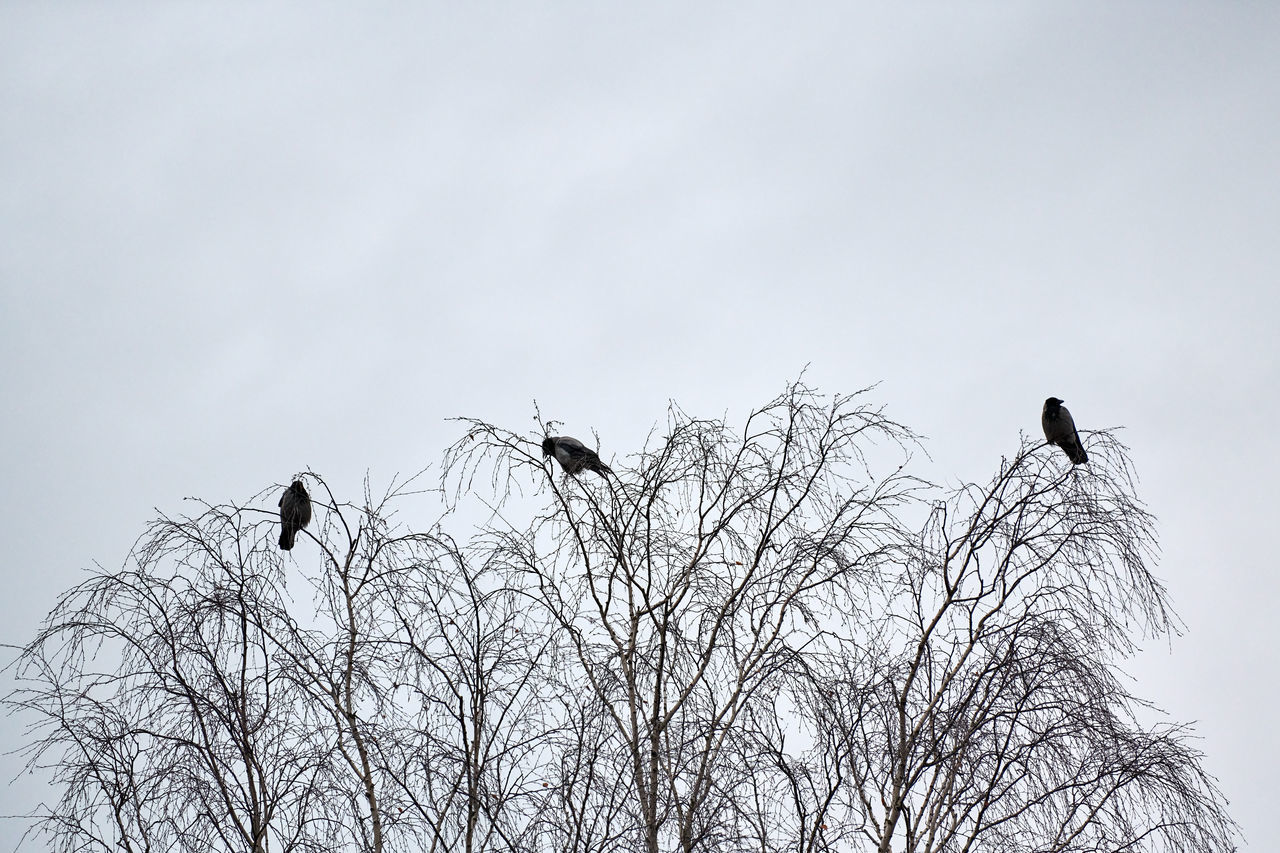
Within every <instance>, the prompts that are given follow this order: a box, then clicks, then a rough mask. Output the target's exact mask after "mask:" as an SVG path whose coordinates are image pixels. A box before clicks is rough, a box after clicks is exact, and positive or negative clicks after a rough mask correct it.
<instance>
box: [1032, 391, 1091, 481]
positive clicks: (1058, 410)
mask: <svg viewBox="0 0 1280 853" xmlns="http://www.w3.org/2000/svg"><path fill="white" fill-rule="evenodd" d="M1062 403H1063V401H1062V400H1059V399H1058V398H1057V397H1050V398H1049V399H1047V400H1045V401H1044V411H1043V412H1042V413H1041V414H1040V425H1041V426H1042V427H1044V437H1045V440H1046V441H1048V442H1049V443H1050V444H1056V445H1057V446H1058V447H1061V448H1062V449H1063V451H1064V452H1066V454H1067V458H1068V459H1070V460H1071V464H1072V465H1083V464H1084V463H1086V462H1088V461H1089V455H1088V454H1087V453H1085V452H1084V445H1082V444H1081V443H1080V433H1078V432H1076V422H1075V421H1073V420H1071V413H1070V412H1068V411H1067V407H1066V406H1064V405H1062Z"/></svg>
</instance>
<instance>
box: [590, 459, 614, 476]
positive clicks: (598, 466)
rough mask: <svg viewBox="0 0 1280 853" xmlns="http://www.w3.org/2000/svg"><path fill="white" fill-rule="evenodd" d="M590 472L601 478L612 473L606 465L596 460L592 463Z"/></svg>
mask: <svg viewBox="0 0 1280 853" xmlns="http://www.w3.org/2000/svg"><path fill="white" fill-rule="evenodd" d="M591 470H592V471H595V472H596V473H597V474H599V475H600V476H601V477H607V476H608V475H610V474H612V473H613V469H612V468H610V467H609V466H608V465H606V464H604V463H603V462H601V461H600V460H598V459H597V460H596V461H595V462H593V463H592V465H591Z"/></svg>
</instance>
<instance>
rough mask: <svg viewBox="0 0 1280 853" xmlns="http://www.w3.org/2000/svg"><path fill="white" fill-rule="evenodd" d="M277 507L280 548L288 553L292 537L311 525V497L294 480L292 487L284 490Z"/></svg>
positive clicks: (300, 482) (299, 482)
mask: <svg viewBox="0 0 1280 853" xmlns="http://www.w3.org/2000/svg"><path fill="white" fill-rule="evenodd" d="M279 507H280V547H281V548H283V549H284V550H286V551H288V550H290V549H292V548H293V537H295V536H297V535H298V531H299V530H301V529H302V528H304V527H306V526H307V525H308V524H310V523H311V496H310V495H308V494H307V490H306V489H305V488H304V487H303V485H302V481H301V480H294V481H293V485H291V486H289V488H287V489H285V490H284V494H283V495H281V496H280V503H279Z"/></svg>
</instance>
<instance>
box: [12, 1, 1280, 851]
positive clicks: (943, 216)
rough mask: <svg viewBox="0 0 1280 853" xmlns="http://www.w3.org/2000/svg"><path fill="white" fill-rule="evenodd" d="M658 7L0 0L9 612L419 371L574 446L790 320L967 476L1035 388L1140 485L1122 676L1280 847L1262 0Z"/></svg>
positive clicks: (335, 447)
mask: <svg viewBox="0 0 1280 853" xmlns="http://www.w3.org/2000/svg"><path fill="white" fill-rule="evenodd" d="M407 5H408V4H406V6H407ZM689 5H690V4H665V5H660V4H651V3H645V4H608V5H607V6H604V5H595V6H586V5H581V6H577V5H572V4H569V3H557V4H554V5H550V4H544V5H543V6H542V7H534V6H533V5H532V4H519V5H517V4H506V5H502V6H499V5H497V4H448V5H445V4H414V6H415V10H414V11H409V10H407V9H406V8H395V7H389V6H382V7H380V9H379V10H377V11H366V10H365V6H363V5H360V6H359V7H358V8H359V11H355V9H356V8H357V6H356V4H350V6H349V7H348V8H345V9H344V8H340V7H337V6H328V7H326V6H321V5H318V4H305V5H301V4H300V5H297V6H290V5H283V4H274V5H272V6H270V7H269V8H259V7H257V6H256V5H251V4H243V5H232V4H216V3H208V4H194V3H154V4H136V3H135V4H130V3H123V2H121V3H112V4H90V3H76V2H65V3H57V4H37V3H34V2H18V0H14V2H8V3H4V4H2V5H0V295H2V299H3V302H2V303H0V353H2V354H3V355H2V361H0V392H2V393H3V398H4V400H5V402H6V404H5V406H4V407H3V411H2V413H0V439H2V440H3V446H4V447H5V448H6V452H5V453H4V454H3V457H0V458H3V460H4V463H3V465H4V467H3V470H2V471H0V538H2V539H3V541H4V542H5V543H7V545H8V558H9V559H8V567H7V568H6V569H5V570H4V571H5V578H6V580H7V585H8V590H7V594H6V595H5V596H3V598H0V625H3V628H0V642H9V643H16V642H22V641H24V640H26V639H27V638H28V637H29V636H30V635H31V634H32V632H33V631H34V629H35V627H36V625H37V623H38V620H39V618H40V617H41V615H42V614H44V613H45V612H47V611H48V609H49V608H50V607H51V606H52V605H53V603H54V598H55V596H56V594H57V593H58V592H59V591H61V590H63V589H65V588H67V587H69V586H70V585H71V584H73V583H75V582H77V581H78V580H79V579H80V578H81V577H82V575H81V569H83V568H85V567H87V566H90V565H91V564H92V563H93V561H95V560H96V561H99V562H101V563H103V564H104V565H107V566H117V565H119V564H120V563H121V562H122V561H123V559H124V557H125V555H126V553H127V552H128V549H129V547H130V545H131V544H132V542H133V540H134V538H135V537H136V536H137V535H139V534H140V533H141V532H142V530H143V525H144V524H145V522H146V521H147V520H148V519H149V518H151V517H152V516H153V515H154V514H155V509H154V508H157V507H158V508H160V509H161V510H164V511H166V512H174V513H176V512H181V511H182V510H183V504H182V498H183V497H184V496H189V495H198V496H200V497H203V498H206V499H209V500H213V501H221V500H227V499H236V498H241V497H244V496H247V495H250V494H253V493H255V492H257V491H258V490H259V489H262V488H265V487H266V486H268V485H270V484H271V483H274V482H281V481H287V479H288V478H289V477H290V475H291V474H292V473H293V472H295V471H297V470H299V469H301V468H304V467H306V466H311V467H313V468H315V469H316V470H317V471H319V472H321V473H322V474H324V475H325V476H326V477H328V478H329V479H330V481H331V482H332V483H334V484H335V485H336V486H338V487H339V488H343V489H345V490H347V491H348V492H349V493H351V494H354V493H356V491H357V489H358V486H359V482H360V479H361V477H362V476H363V475H364V472H365V471H366V470H368V471H369V472H370V474H371V476H372V478H373V480H374V482H375V483H385V482H386V481H388V480H389V479H390V478H391V476H392V475H393V474H395V473H396V472H401V473H408V472H411V471H414V470H417V469H418V468H421V467H423V466H424V465H427V464H430V463H434V462H437V461H438V460H439V456H440V452H441V451H442V450H443V448H444V447H445V446H446V445H447V444H448V443H450V442H451V441H452V440H454V439H455V438H457V437H458V430H457V426H456V425H454V424H450V423H448V422H446V421H445V418H448V417H451V416H456V415H475V416H479V417H484V418H486V419H488V420H491V421H495V422H499V423H503V424H505V425H509V426H511V427H513V428H516V429H527V428H530V427H532V421H531V415H532V402H531V401H532V400H533V399H535V398H536V399H537V400H538V402H539V404H540V405H541V407H542V411H543V413H544V414H545V415H547V416H548V417H553V418H556V419H559V420H561V421H563V422H564V424H565V432H566V433H568V434H573V435H578V436H580V437H582V438H584V439H587V438H589V436H590V433H591V430H592V429H595V430H597V431H598V432H599V433H600V436H601V441H602V444H603V446H602V449H603V451H604V456H605V458H606V459H608V458H610V457H611V456H617V457H620V456H621V455H622V454H625V453H626V452H627V451H628V449H630V448H634V447H636V446H638V445H639V443H640V442H641V441H642V440H643V438H644V435H645V433H646V432H647V431H648V429H649V427H650V426H651V425H652V424H653V423H654V422H655V421H659V420H661V419H662V418H663V414H664V408H665V404H666V401H667V400H668V399H670V398H674V399H676V400H677V401H679V402H680V403H681V405H682V406H683V407H684V408H685V409H686V410H688V411H691V412H694V413H700V414H707V415H718V414H721V413H724V412H726V411H727V412H728V413H729V414H730V415H731V416H735V417H736V416H740V415H741V414H743V413H744V412H745V411H746V410H747V409H748V408H750V407H751V406H753V405H757V404H760V403H763V402H764V401H765V400H767V399H768V398H770V397H771V396H773V395H774V394H775V393H776V392H777V391H779V390H780V389H781V387H782V385H783V383H784V381H785V380H786V379H788V378H794V377H795V376H797V375H798V373H799V372H800V370H801V369H802V368H803V367H804V366H805V365H806V364H808V365H810V367H809V371H808V374H807V378H808V379H809V381H811V382H812V383H814V384H817V385H818V386H819V387H821V388H822V389H823V390H826V391H852V390H854V389H856V388H860V387H864V386H866V385H869V384H872V383H874V382H881V383H882V384H881V385H880V387H879V388H878V390H877V391H876V392H875V393H876V397H877V399H878V400H880V401H882V402H884V403H886V404H887V405H888V406H889V412H890V414H891V415H893V416H895V417H897V418H898V419H899V420H901V421H903V422H905V423H906V424H908V425H909V426H911V427H913V428H914V429H916V430H917V431H919V432H921V433H924V434H925V435H927V436H928V437H929V439H930V441H929V443H928V449H929V452H930V454H931V455H932V457H933V460H932V462H929V461H928V460H924V464H923V465H922V469H921V470H920V471H919V473H921V474H923V475H925V476H929V477H932V478H934V479H937V480H939V481H943V482H945V483H948V484H955V483H957V482H959V481H961V480H973V479H976V480H984V479H985V478H986V477H987V476H988V474H989V473H990V472H991V471H993V470H994V468H995V466H996V465H997V464H998V462H999V459H1000V456H1001V454H1006V453H1010V452H1012V451H1013V450H1014V449H1015V448H1016V447H1017V442H1018V433H1019V431H1025V432H1028V433H1030V434H1033V435H1034V434H1036V433H1037V432H1038V430H1039V410H1040V405H1041V402H1042V401H1043V400H1044V398H1045V397H1047V396H1049V395H1056V396H1059V397H1062V398H1064V399H1065V400H1066V401H1067V404H1068V406H1069V407H1070V409H1071V411H1072V413H1073V414H1074V415H1075V418H1076V421H1077V424H1078V425H1079V426H1080V427H1081V429H1086V430H1087V429H1089V428H1092V427H1100V426H1115V425H1124V426H1126V427H1127V428H1128V430H1127V432H1126V434H1125V435H1126V440H1127V441H1128V442H1129V443H1130V445H1131V446H1132V449H1133V457H1134V459H1135V461H1136V463H1137V465H1138V469H1139V472H1140V474H1141V475H1142V477H1143V480H1142V484H1141V494H1142V495H1143V496H1144V497H1145V498H1146V500H1147V501H1148V502H1149V504H1150V506H1151V508H1152V510H1153V511H1154V512H1155V513H1156V514H1157V515H1158V516H1159V518H1160V531H1161V536H1162V546H1163V559H1162V563H1161V566H1160V574H1161V575H1162V577H1163V578H1164V579H1165V580H1166V581H1167V583H1168V585H1169V588H1170V590H1171V593H1172V596H1173V599H1174V602H1175V605H1176V606H1177V608H1178V610H1179V612H1180V614H1181V615H1182V617H1183V619H1184V621H1185V622H1186V623H1187V626H1188V629H1189V630H1188V633H1187V634H1186V636H1184V637H1182V638H1179V639H1176V640H1175V641H1174V642H1173V643H1172V645H1171V646H1166V645H1164V644H1158V643H1157V644H1152V648H1151V649H1150V650H1149V651H1148V652H1147V653H1146V654H1144V655H1143V656H1141V657H1140V658H1139V659H1137V660H1135V661H1133V662H1131V663H1130V665H1129V666H1128V671H1129V672H1130V673H1131V674H1132V675H1133V676H1134V677H1135V679H1136V680H1137V685H1136V688H1135V689H1136V692H1137V693H1138V694H1139V695H1144V696H1147V697H1149V698H1151V699H1153V700H1154V701H1155V702H1157V704H1159V705H1161V706H1162V707H1164V708H1165V709H1166V710H1168V711H1169V713H1170V716H1171V718H1172V719H1175V720H1184V721H1190V720H1195V721H1198V726H1197V731H1198V733H1199V735H1200V736H1201V737H1202V738H1203V740H1202V741H1201V742H1200V745H1201V747H1202V749H1203V750H1204V752H1205V753H1206V755H1207V757H1206V759H1205V763H1206V765H1207V767H1208V768H1209V770H1210V771H1211V772H1213V773H1214V774H1216V775H1217V776H1218V777H1219V779H1220V782H1221V784H1222V787H1223V788H1224V790H1225V791H1226V793H1227V795H1228V796H1229V797H1230V799H1231V801H1232V809H1231V811H1232V814H1233V815H1234V816H1235V818H1236V819H1237V820H1238V821H1240V822H1241V824H1242V825H1243V828H1244V831H1245V834H1246V841H1247V843H1248V845H1249V848H1250V849H1253V850H1259V851H1267V850H1276V849H1280V828H1278V827H1277V825H1276V824H1277V822H1276V821H1275V818H1274V814H1275V803H1276V802H1277V800H1278V799H1280V782H1278V781H1277V776H1276V772H1275V768H1276V766H1277V765H1280V737H1278V736H1277V727H1276V725H1275V722H1276V719H1275V718H1276V714H1275V710H1274V709H1275V708H1276V699H1277V695H1276V687H1275V679H1276V676H1277V671H1278V670H1280V665H1278V660H1277V658H1278V655H1277V651H1276V644H1275V632H1274V630H1272V626H1271V620H1272V618H1273V613H1274V611H1275V604H1274V602H1275V600H1276V595H1277V593H1278V592H1280V577H1278V576H1277V573H1276V571H1275V559H1274V557H1273V556H1272V555H1273V552H1274V546H1273V544H1272V538H1273V536H1274V530H1275V524H1274V518H1275V516H1276V513H1277V510H1278V509H1280V506H1277V503H1278V502H1277V499H1276V483H1277V482H1278V481H1280V464H1278V463H1277V450H1276V445H1275V443H1274V442H1273V441H1272V440H1271V429H1270V427H1271V425H1272V424H1274V423H1275V422H1276V421H1277V419H1278V418H1280V405H1278V404H1277V395H1276V390H1277V387H1278V386H1280V368H1278V361H1277V356H1278V355H1280V345H1278V344H1277V326H1278V325H1280V289H1278V288H1277V282H1276V271H1277V269H1280V239H1278V238H1280V227H1278V226H1280V138H1278V137H1280V49H1278V47H1277V46H1278V45H1280V4H1275V3H1269V2H1254V3H1248V2H1241V3H1230V4H1226V3H1219V2H1204V3H1198V4H1197V3H1176V2H1174V3H1156V2H1151V3H1145V4H1144V3H1137V2H1134V3H1126V4H1111V3H1057V4H1054V3H1039V4H1036V3H988V4H982V3H970V4H925V5H915V6H911V7H909V8H902V6H901V4H877V5H875V6H872V5H860V4H857V3H833V4H830V5H829V6H828V5H821V4H808V5H805V6H804V7H803V8H797V7H796V4H781V3H779V4H773V5H760V4H709V3H707V4H697V5H696V7H694V8H689ZM419 6H421V7H424V8H417V7H419ZM4 686H7V682H5V683H3V684H0V687H4ZM16 737H17V732H15V731H13V730H12V727H9V728H7V729H0V748H4V749H7V748H11V747H12V746H13V745H14V744H15V742H16V740H15V739H16ZM0 770H4V771H6V778H7V777H9V776H12V775H13V774H14V773H15V772H16V770H17V765H16V764H15V763H14V762H13V760H12V759H11V758H6V759H4V762H3V763H0ZM46 796H47V794H46V793H45V792H42V791H39V790H32V789H31V786H29V785H24V783H23V782H22V781H21V780H19V781H18V782H17V783H15V784H14V785H12V786H10V787H8V788H7V789H6V788H0V813H4V814H12V813H15V812H18V811H21V810H25V809H26V808H29V806H30V803H31V802H33V801H34V800H36V799H39V798H41V797H46ZM17 835H18V826H17V825H16V824H15V823H14V822H12V821H7V822H5V821H0V850H3V849H11V848H12V846H13V843H15V842H16V838H17Z"/></svg>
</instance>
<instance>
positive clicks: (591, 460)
mask: <svg viewBox="0 0 1280 853" xmlns="http://www.w3.org/2000/svg"><path fill="white" fill-rule="evenodd" d="M542 455H543V456H544V457H546V456H554V457H555V458H556V461H558V462H559V463H560V467H561V468H563V469H564V472H565V473H566V474H574V475H576V474H577V473H578V472H579V471H595V472H596V473H597V474H599V475H600V476H601V477H603V476H605V475H606V474H612V473H613V469H612V468H610V467H609V466H608V465H606V464H604V463H603V462H601V461H600V457H599V456H597V455H596V452H595V451H594V450H591V449H590V448H588V447H587V446H586V445H585V444H583V443H582V442H581V441H578V439H576V438H570V437H569V436H567V435H553V436H548V437H547V438H545V439H543V442H542Z"/></svg>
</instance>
